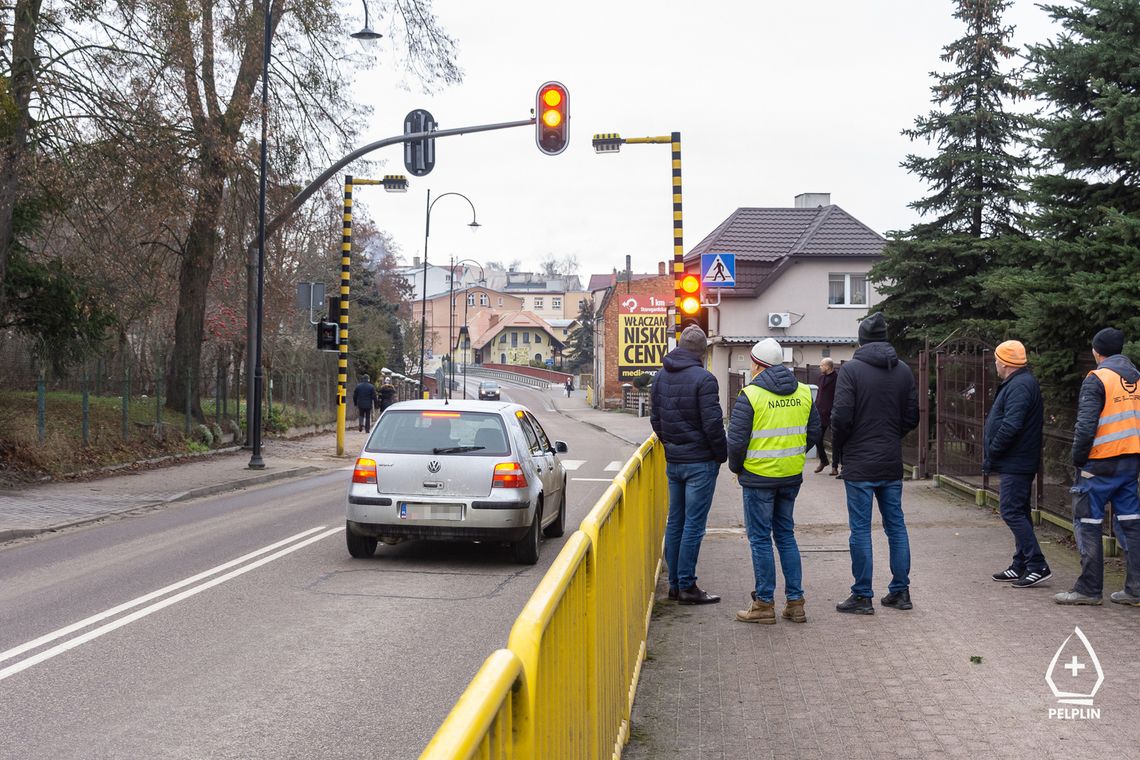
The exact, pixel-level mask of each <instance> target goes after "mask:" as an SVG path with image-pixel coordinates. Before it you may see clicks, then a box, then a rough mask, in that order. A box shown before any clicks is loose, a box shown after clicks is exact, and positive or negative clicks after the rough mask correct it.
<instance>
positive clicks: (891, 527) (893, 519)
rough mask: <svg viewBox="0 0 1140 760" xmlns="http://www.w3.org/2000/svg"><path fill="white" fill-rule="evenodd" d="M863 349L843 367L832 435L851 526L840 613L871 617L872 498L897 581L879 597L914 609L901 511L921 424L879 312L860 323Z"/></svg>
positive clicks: (907, 376)
mask: <svg viewBox="0 0 1140 760" xmlns="http://www.w3.org/2000/svg"><path fill="white" fill-rule="evenodd" d="M859 344H860V346H859V348H858V349H857V350H856V351H855V356H854V357H853V358H852V360H851V361H849V362H847V363H845V364H844V365H843V367H842V368H841V369H840V370H839V379H838V380H837V381H836V384H835V405H834V407H833V408H832V410H831V432H832V436H833V439H832V440H833V441H834V444H835V452H836V453H837V456H838V457H839V460H840V461H841V462H842V463H843V475H842V478H843V482H844V486H845V487H846V490H847V523H848V526H849V527H850V529H851V537H850V539H849V545H850V547H851V574H852V575H853V576H854V577H855V583H854V584H853V585H852V586H851V596H849V597H848V598H847V600H846V601H844V602H840V603H839V604H837V605H836V606H835V608H836V609H837V610H838V611H839V612H852V613H855V614H858V615H873V614H874V613H875V608H874V606H873V605H872V603H871V598H872V597H873V596H874V592H873V591H872V589H871V572H872V560H871V500H872V497H873V498H874V500H875V501H877V502H878V504H879V513H880V514H881V515H882V517H883V531H884V532H885V533H886V534H887V544H888V545H889V546H890V564H891V582H890V584H889V585H888V586H887V591H888V592H889V593H887V595H886V596H884V597H883V598H882V599H881V600H880V602H881V603H882V604H883V606H884V607H894V608H895V609H900V610H909V609H911V607H912V606H913V605H912V604H911V601H910V539H909V538H908V536H907V532H906V522H905V521H904V520H903V511H902V476H903V462H902V439H903V436H904V435H906V434H907V433H909V432H910V431H911V430H913V429H914V428H915V427H916V426H917V425H918V396H917V394H916V393H915V388H914V375H913V374H911V371H910V368H909V367H907V366H906V365H905V364H902V363H900V362H899V359H898V356H897V355H896V354H895V349H894V348H893V347H892V346H891V345H890V344H889V343H887V321H886V320H885V319H883V315H882V314H881V313H879V312H875V313H874V314H872V315H871V316H869V317H867V318H866V319H864V320H863V321H862V322H860V323H859Z"/></svg>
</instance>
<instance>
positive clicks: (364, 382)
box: [352, 375, 376, 433]
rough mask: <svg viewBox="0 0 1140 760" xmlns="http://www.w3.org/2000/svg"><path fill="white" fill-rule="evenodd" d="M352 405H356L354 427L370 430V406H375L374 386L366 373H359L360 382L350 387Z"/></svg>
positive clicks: (368, 431) (369, 431)
mask: <svg viewBox="0 0 1140 760" xmlns="http://www.w3.org/2000/svg"><path fill="white" fill-rule="evenodd" d="M352 405H353V406H355V407H356V424H357V427H356V429H357V430H358V431H363V432H365V433H371V432H372V407H374V406H376V386H375V385H373V384H372V383H370V382H369V378H368V375H361V376H360V382H359V383H357V384H356V387H355V388H353V389H352Z"/></svg>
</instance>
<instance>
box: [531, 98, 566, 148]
mask: <svg viewBox="0 0 1140 760" xmlns="http://www.w3.org/2000/svg"><path fill="white" fill-rule="evenodd" d="M569 96H570V93H569V92H567V91H566V87H565V86H564V85H562V84H561V83H559V82H547V83H546V84H544V85H542V86H541V87H539V88H538V97H537V98H536V101H537V102H536V107H535V114H536V119H535V133H534V139H535V142H537V143H538V149H539V150H541V151H542V152H543V153H545V154H546V155H548V156H557V155H558V154H559V153H561V152H562V151H564V150H566V144H567V143H568V142H570V97H569Z"/></svg>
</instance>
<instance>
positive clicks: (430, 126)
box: [404, 108, 436, 177]
mask: <svg viewBox="0 0 1140 760" xmlns="http://www.w3.org/2000/svg"><path fill="white" fill-rule="evenodd" d="M435 128H436V123H435V118H433V117H432V115H431V114H430V113H428V112H427V111H425V110H424V109H422V108H417V109H416V110H414V111H412V112H410V113H409V114H408V115H407V116H405V117H404V134H405V135H412V134H416V133H417V132H434V131H435ZM404 168H405V169H407V170H408V173H409V174H411V175H413V176H416V177H422V176H424V175H425V174H427V173H428V172H430V171H431V170H432V169H434V168H435V138H434V137H426V138H424V139H422V140H412V141H410V142H406V143H404Z"/></svg>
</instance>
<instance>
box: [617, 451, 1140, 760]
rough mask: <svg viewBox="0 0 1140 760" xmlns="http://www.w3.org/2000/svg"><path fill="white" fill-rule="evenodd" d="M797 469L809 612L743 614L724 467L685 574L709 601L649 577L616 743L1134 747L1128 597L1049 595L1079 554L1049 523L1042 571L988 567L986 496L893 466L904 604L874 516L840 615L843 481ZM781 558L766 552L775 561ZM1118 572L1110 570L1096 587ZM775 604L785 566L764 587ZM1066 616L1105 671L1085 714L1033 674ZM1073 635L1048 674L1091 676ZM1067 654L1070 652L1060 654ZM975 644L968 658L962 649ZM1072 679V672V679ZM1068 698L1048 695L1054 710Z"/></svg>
mask: <svg viewBox="0 0 1140 760" xmlns="http://www.w3.org/2000/svg"><path fill="white" fill-rule="evenodd" d="M811 464H812V462H811V460H809V472H807V473H806V474H805V483H804V486H803V488H802V490H801V491H800V495H799V499H798V500H797V505H796V522H797V536H798V540H799V546H800V551H801V554H802V562H803V572H804V588H805V596H806V600H807V606H806V611H807V616H808V621H807V623H805V624H802V625H796V624H793V623H791V622H787V621H783V620H780V621H779V622H778V624H777V625H757V624H750V623H740V622H737V621H736V620H735V619H734V617H733V616H734V613H735V611H736V610H738V609H743V608H745V607H746V606H747V601H748V595H749V592H750V590H751V588H752V568H751V561H750V554H749V549H748V541H747V538H746V537H745V535H744V529H743V524H742V520H743V515H742V497H741V490H740V488H739V486H737V484H736V482H735V479H734V478H733V476H732V474H731V473H730V472H728V470H727V468H723V469H722V470H721V475H720V478H719V480H718V483H717V491H716V496H715V499H714V503H713V509H712V512H711V514H710V519H709V534H708V536H707V537H706V538H705V540H704V543H703V545H702V549H701V555H700V562H699V564H698V567H697V572H698V575H699V576H700V580H699V584H700V585H701V587H702V588H705V589H706V590H708V591H710V592H713V593H718V594H721V595H722V596H723V597H724V599H723V601H722V602H721V603H720V604H716V605H709V606H703V607H693V606H688V607H686V606H679V605H677V604H676V603H675V602H669V601H667V600H666V599H665V591H666V586H665V584H666V576H665V575H664V574H662V577H661V579H660V584H659V587H658V601H657V603H656V605H655V609H654V613H653V618H652V624H651V627H650V635H649V642H648V655H649V659H648V660H647V662H646V663H645V666H644V669H643V670H642V674H641V681H640V685H639V688H638V692H637V698H636V701H635V706H634V711H633V721H632V739H631V741H630V744H629V745H628V746H627V748H626V751H625V753H624V755H623V757H625V758H627V760H645V759H646V758H653V759H655V760H656V759H661V758H668V759H672V758H676V759H678V760H680V758H684V759H685V760H705V759H709V758H723V759H730V758H731V759H735V758H749V759H751V758H793V757H794V758H876V759H877V758H931V757H973V758H1066V759H1069V758H1108V757H1133V756H1135V755H1136V743H1137V738H1138V736H1140V733H1138V725H1140V647H1138V646H1137V641H1138V634H1140V608H1136V607H1122V606H1120V605H1116V604H1110V603H1108V602H1107V599H1106V602H1105V604H1104V606H1103V607H1061V606H1059V605H1056V604H1054V603H1053V602H1052V599H1051V597H1052V594H1053V593H1055V592H1057V591H1061V590H1068V589H1069V587H1070V584H1071V583H1072V581H1073V580H1074V578H1075V577H1076V575H1077V573H1078V571H1079V560H1078V557H1077V555H1076V553H1075V552H1074V551H1073V550H1071V549H1069V548H1067V547H1066V546H1065V545H1064V544H1063V533H1061V532H1059V531H1058V532H1056V533H1054V532H1051V531H1045V530H1042V531H1041V532H1040V534H1039V535H1041V537H1042V539H1043V541H1044V545H1043V548H1044V550H1045V553H1046V556H1047V558H1048V560H1049V563H1050V565H1051V567H1052V569H1053V573H1054V578H1053V580H1052V582H1051V583H1050V584H1048V585H1047V586H1045V587H1040V588H1030V589H1016V588H1013V587H1011V586H1009V585H1007V584H1000V583H994V582H993V581H992V580H991V579H990V577H989V576H990V574H991V573H993V572H996V571H998V570H1001V569H1003V568H1005V567H1006V566H1007V564H1008V562H1009V557H1010V554H1011V553H1012V548H1013V542H1012V538H1011V535H1010V532H1009V530H1008V529H1007V528H1006V527H1005V525H1004V523H1002V522H1001V520H1000V519H999V518H998V517H997V516H996V515H994V514H993V512H992V511H991V510H988V509H980V508H978V507H976V506H974V505H972V504H970V503H967V502H965V501H964V500H961V499H958V498H956V497H954V496H952V495H949V494H946V493H945V492H942V491H939V490H938V489H936V488H935V487H934V486H933V484H932V483H930V482H929V481H918V482H907V483H906V484H905V486H904V494H903V507H904V510H905V512H906V518H907V523H908V527H909V530H910V541H911V552H912V558H913V559H912V573H911V593H912V596H913V599H914V604H915V607H914V609H913V610H911V611H908V612H902V611H898V610H894V609H888V608H883V607H881V606H880V605H879V603H878V597H879V596H881V595H882V594H884V593H886V582H887V581H888V580H889V571H888V565H887V543H886V538H885V536H884V535H883V533H882V529H881V526H880V524H879V523H878V522H877V521H876V523H875V527H874V530H875V534H874V536H873V541H874V546H875V580H874V584H875V585H874V588H875V593H876V600H875V608H876V609H875V614H874V615H873V616H868V617H864V616H856V615H844V614H840V613H837V612H836V611H835V604H836V603H837V602H839V601H842V600H843V599H845V598H846V597H847V595H848V593H850V585H851V575H850V555H849V553H848V551H847V538H848V533H847V523H846V519H847V518H846V507H845V501H844V495H843V484H842V482H840V481H838V480H836V479H834V478H831V477H829V476H828V475H827V474H826V472H827V471H826V470H825V471H824V472H823V473H820V474H818V475H817V474H814V473H812V472H810V465H811ZM777 567H778V563H777ZM1121 585H1122V578H1121V576H1120V575H1119V573H1113V574H1110V575H1108V576H1107V577H1106V589H1105V590H1106V597H1107V593H1108V592H1109V591H1112V590H1116V589H1119V588H1120V587H1121ZM776 594H777V599H778V602H779V603H781V604H782V602H783V599H782V596H781V595H782V594H783V579H782V577H779V576H778V581H777V589H776ZM1076 626H1079V627H1080V628H1081V630H1082V631H1083V633H1084V634H1085V636H1086V637H1087V638H1088V640H1089V643H1090V644H1091V646H1092V648H1093V649H1094V650H1095V654H1096V655H1097V656H1098V658H1099V662H1100V664H1101V666H1102V668H1103V672H1104V681H1103V684H1102V685H1101V687H1100V689H1099V691H1097V693H1096V697H1095V700H1094V706H1093V708H1094V709H1095V710H1099V711H1100V717H1099V718H1091V717H1086V718H1070V719H1058V718H1056V717H1053V718H1051V717H1050V715H1051V713H1050V709H1051V708H1052V709H1054V710H1057V709H1069V710H1070V711H1072V712H1070V713H1068V714H1070V715H1074V714H1078V712H1077V711H1080V710H1084V711H1085V713H1084V714H1085V715H1090V714H1093V713H1091V712H1089V708H1084V707H1077V706H1074V705H1063V704H1059V703H1058V702H1057V699H1056V698H1055V697H1054V695H1053V692H1052V691H1051V689H1050V686H1049V684H1048V683H1047V682H1046V680H1045V676H1046V671H1047V670H1048V669H1049V666H1050V663H1051V661H1052V659H1053V657H1054V654H1055V653H1057V652H1058V649H1059V647H1061V645H1062V644H1063V643H1064V642H1065V641H1066V639H1067V638H1068V637H1070V636H1071V635H1072V634H1073V632H1074V627H1076ZM1078 647H1079V642H1078V639H1077V637H1075V636H1073V637H1072V638H1071V639H1070V641H1069V643H1068V644H1066V645H1065V651H1064V652H1063V653H1062V656H1061V657H1060V658H1058V662H1057V665H1056V669H1055V675H1054V680H1055V682H1056V683H1057V684H1058V686H1059V688H1060V689H1061V690H1062V691H1065V690H1069V691H1073V692H1077V691H1081V690H1086V691H1087V689H1088V688H1091V686H1092V684H1093V683H1095V676H1092V675H1090V674H1091V673H1093V669H1092V668H1091V667H1080V665H1084V664H1086V663H1087V662H1088V661H1089V658H1088V657H1087V655H1086V654H1085V652H1084V651H1083V649H1080V648H1078ZM1071 655H1077V656H1079V658H1080V663H1078V664H1077V665H1074V666H1073V667H1072V669H1071V670H1069V669H1065V668H1064V667H1063V665H1064V664H1069V663H1071V662H1072V660H1071V659H1070V657H1071ZM972 658H976V659H977V660H978V661H977V662H974V661H972ZM1078 685H1079V686H1078ZM1058 714H1065V713H1056V712H1054V713H1052V715H1054V716H1056V715H1058Z"/></svg>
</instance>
